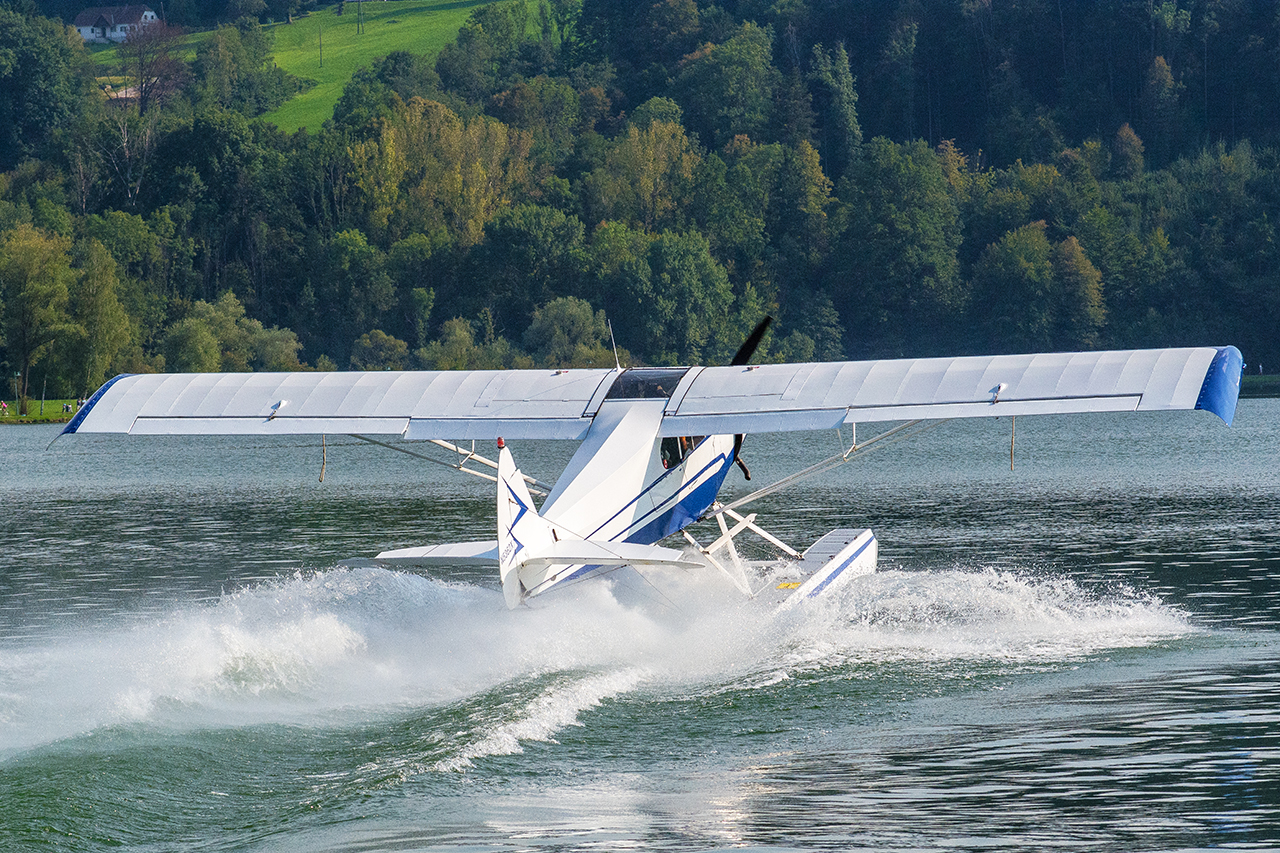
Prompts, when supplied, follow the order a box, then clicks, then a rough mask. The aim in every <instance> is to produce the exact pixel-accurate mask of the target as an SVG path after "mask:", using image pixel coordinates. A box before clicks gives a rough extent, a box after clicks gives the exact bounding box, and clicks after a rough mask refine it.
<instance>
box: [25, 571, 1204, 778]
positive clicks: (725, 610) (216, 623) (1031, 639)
mask: <svg viewBox="0 0 1280 853" xmlns="http://www.w3.org/2000/svg"><path fill="white" fill-rule="evenodd" d="M815 603H816V604H818V606H816V607H803V608H796V609H794V610H791V611H788V612H786V613H784V614H781V615H778V616H775V615H774V614H773V613H772V610H771V608H770V607H767V606H764V605H762V604H760V603H759V602H753V601H748V600H745V599H743V598H741V597H740V596H738V595H737V593H736V592H735V591H734V590H732V589H731V588H729V586H728V584H727V583H726V582H723V581H722V580H721V579H720V578H717V577H715V576H711V575H709V574H708V573H696V574H688V575H682V574H663V575H650V576H648V579H647V580H645V579H642V578H639V577H638V576H636V575H634V574H631V573H622V572H620V573H618V574H617V575H616V576H613V577H612V578H611V581H609V582H599V581H596V582H592V583H584V584H581V585H579V586H576V587H573V588H571V589H569V590H566V591H564V592H563V593H557V594H553V595H549V596H546V597H545V598H541V599H539V600H538V603H537V606H535V607H533V608H528V609H520V610H517V611H514V612H511V611H508V610H507V609H506V607H505V605H504V603H503V598H502V594H501V593H500V592H499V591H498V590H495V589H488V588H483V587H479V586H475V585H471V584H465V583H453V582H448V581H441V580H438V579H433V578H430V577H423V576H419V575H413V574H407V573H401V572H393V571H388V570H385V569H381V568H369V567H360V568H336V569H330V570H326V571H318V572H314V573H307V574H302V573H299V574H297V575H295V576H293V577H290V578H285V579H281V580H278V581H273V582H269V583H264V584H259V585H256V586H253V587H250V588H248V589H245V590H241V591H239V592H236V593H233V594H228V595H224V596H223V597H222V598H221V599H220V600H218V601H217V602H215V603H213V604H211V605H207V606H189V607H179V608H176V609H174V610H173V611H172V612H170V613H168V614H167V615H166V616H164V617H163V618H160V619H158V620H151V621H148V622H146V623H140V622H139V623H127V624H119V625H118V626H116V627H114V628H108V629H106V630H102V629H100V628H96V629H94V630H92V631H88V630H86V631H85V632H83V633H79V634H76V633H73V634H71V635H69V636H65V637H63V638H60V639H57V640H48V639H46V640H42V641H38V642H36V641H33V644H31V645H26V646H19V647H16V648H7V649H0V759H2V758H3V757H4V756H9V755H14V754H17V753H21V752H23V751H26V750H29V749H32V748H38V747H42V746H46V745H49V744H55V743H57V742H60V741H67V740H71V741H72V742H74V741H75V740H76V739H78V738H82V737H84V736H90V737H91V736H92V735H93V734H94V733H99V732H102V731H110V730H114V729H117V728H119V727H124V728H125V729H126V730H137V729H143V730H146V729H151V728H157V729H161V730H164V731H181V730H194V729H206V728H222V727H233V726H250V725H262V724H288V725H302V726H321V727H325V726H347V725H351V726H354V725H364V724H368V723H369V722H371V721H377V720H380V719H397V718H402V717H403V716H404V715H406V714H413V713H416V712H418V711H420V710H421V709H424V708H426V709H445V710H447V709H449V708H451V707H457V708H465V707H474V706H475V705H476V704H477V702H478V703H479V704H480V705H481V706H483V708H484V710H483V712H482V713H473V714H470V715H469V716H467V718H466V719H467V722H466V723H465V724H464V725H463V726H462V728H461V730H459V731H457V732H454V733H452V734H451V735H450V736H449V738H448V740H449V743H448V749H447V750H446V752H445V753H444V754H443V757H441V756H439V755H437V756H436V757H435V758H433V759H432V760H431V761H430V762H428V763H427V764H426V765H425V769H428V770H433V771H456V770H465V769H466V768H468V767H471V766H472V765H473V764H474V762H475V761H477V760H479V759H482V758H484V757H486V756H491V755H505V754H512V753H517V752H520V751H521V750H522V744H523V743H527V742H530V741H551V740H554V738H555V736H556V734H557V732H560V731H562V730H563V729H565V728H566V727H568V726H575V725H580V724H581V718H582V715H583V713H584V712H587V711H589V710H590V709H592V708H595V707H597V706H599V705H601V704H602V703H605V702H608V701H611V700H618V701H622V700H625V699H626V698H627V697H629V696H632V695H635V694H637V693H639V694H641V695H644V696H646V697H648V698H656V699H657V700H658V701H662V700H663V697H671V696H680V697H687V696H689V695H691V694H692V695H705V694H707V693H719V692H723V691H726V690H754V689H759V688H762V687H768V686H770V685H772V684H776V683H778V682H779V681H783V680H786V679H789V678H791V677H793V676H794V675H796V674H799V673H804V672H813V671H815V670H817V671H821V670H832V671H838V670H839V669H840V668H841V667H845V666H848V665H850V664H857V665H863V664H866V663H875V664H882V665H889V666H892V665H894V664H895V662H901V661H927V662H946V661H951V660H964V661H974V660H985V661H992V662H995V663H998V664H1002V665H1003V664H1010V663H1012V664H1028V663H1031V664H1034V663H1036V662H1047V661H1062V660H1064V659H1067V660H1070V659H1079V658H1083V657H1086V656H1088V655H1091V654H1095V653H1097V652H1098V651H1100V650H1105V649H1113V648H1131V647H1141V646H1146V645H1150V644H1151V643H1154V642H1159V641H1161V640H1165V639H1168V638H1170V637H1176V636H1181V635H1185V634H1188V633H1192V632H1194V631H1195V630H1196V629H1195V628H1194V627H1193V626H1192V625H1191V623H1190V622H1189V620H1188V618H1187V616H1186V614H1184V613H1182V612H1180V611H1178V610H1177V609H1175V608H1172V607H1169V606H1168V605H1165V604H1163V603H1161V602H1160V601H1159V600H1157V599H1155V598H1153V597H1150V596H1144V595H1141V594H1139V593H1136V592H1134V591H1131V590H1124V589H1119V590H1112V591H1109V592H1107V593H1106V594H1104V595H1099V594H1093V593H1090V592H1088V591H1086V590H1084V589H1082V588H1081V587H1080V586H1078V585H1077V584H1076V583H1074V582H1073V581H1071V580H1070V579H1064V578H1060V577H1059V578H1054V577H1045V578H1037V577H1033V576H1023V575H1019V574H1016V573H1010V572H1004V571H990V570H988V571H976V572H967V571H930V572H902V571H885V572H880V573H877V574H875V575H871V576H867V577H863V578H858V579H856V580H855V581H854V582H852V583H851V584H850V585H849V587H848V588H847V589H846V590H845V591H843V593H842V594H841V595H840V596H839V597H837V598H834V599H832V600H830V601H819V602H815Z"/></svg>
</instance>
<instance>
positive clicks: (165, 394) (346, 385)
mask: <svg viewBox="0 0 1280 853" xmlns="http://www.w3.org/2000/svg"><path fill="white" fill-rule="evenodd" d="M611 374H616V371H612V370H451V371H417V372H407V371H383V372H366V373H359V372H351V373H173V374H149V375H148V374H142V375H134V376H118V377H116V378H115V379H113V380H111V381H110V382H108V383H107V384H106V385H103V386H102V388H100V389H99V390H98V392H97V393H96V394H94V395H93V398H92V399H91V400H90V401H89V402H88V403H87V404H86V405H85V406H84V407H83V408H82V409H81V410H80V412H79V413H78V414H77V415H76V418H75V419H74V420H72V421H71V423H70V424H68V425H67V429H66V430H65V432H125V433H132V434H134V435H212V434H218V435H286V434H300V433H330V434H335V433H337V434H341V433H361V434H383V435H404V436H405V437H406V438H423V439H427V438H441V437H455V438H496V437H498V436H499V435H503V436H507V437H510V438H581V437H582V436H583V435H584V434H585V433H586V431H587V428H588V427H589V426H590V425H591V418H590V416H588V415H587V414H585V413H586V412H587V410H588V407H589V405H590V404H591V402H592V400H593V398H594V397H595V396H596V392H597V391H600V396H601V397H602V396H603V393H604V392H603V390H602V389H601V386H602V385H607V383H606V381H605V380H606V379H607V378H608V377H609V376H610V375H611ZM596 405H597V406H598V405H599V404H598V402H597V404H596Z"/></svg>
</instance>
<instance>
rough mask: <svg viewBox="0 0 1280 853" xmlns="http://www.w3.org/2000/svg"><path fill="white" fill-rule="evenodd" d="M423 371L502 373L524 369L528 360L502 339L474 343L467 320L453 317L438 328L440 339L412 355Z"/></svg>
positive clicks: (527, 365) (531, 364) (528, 362)
mask: <svg viewBox="0 0 1280 853" xmlns="http://www.w3.org/2000/svg"><path fill="white" fill-rule="evenodd" d="M415 356H416V358H417V360H418V363H419V364H420V365H422V367H423V369H425V370H502V369H505V368H528V367H532V366H533V362H532V360H531V359H530V358H529V357H528V356H527V355H525V354H524V353H522V352H520V351H519V350H518V349H516V348H515V347H513V346H512V345H511V342H510V341H508V340H507V339H506V338H503V337H500V336H494V337H492V338H490V339H488V340H486V341H484V342H483V343H480V344H477V343H476V333H475V328H474V326H473V325H472V324H471V322H470V321H468V320H464V319H463V318H461V317H455V318H453V319H452V320H449V321H447V322H446V323H445V324H444V327H443V328H442V329H441V332H440V337H439V338H438V339H436V340H434V341H432V342H431V343H429V344H427V345H426V346H425V347H423V348H422V349H420V350H418V351H417V353H415Z"/></svg>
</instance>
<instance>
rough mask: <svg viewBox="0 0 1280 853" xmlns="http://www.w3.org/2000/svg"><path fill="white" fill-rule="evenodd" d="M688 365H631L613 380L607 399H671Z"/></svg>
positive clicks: (687, 369)
mask: <svg viewBox="0 0 1280 853" xmlns="http://www.w3.org/2000/svg"><path fill="white" fill-rule="evenodd" d="M688 372H689V368H687V367H631V368H628V369H626V370H624V371H622V375H621V376H619V377H618V378H617V379H615V380H613V385H611V386H610V387H609V392H608V393H607V394H605V395H604V398H605V399H606V400H645V399H670V398H671V395H672V394H674V393H675V391H676V386H677V385H679V384H680V380H681V379H683V378H684V375H685V374H686V373H688Z"/></svg>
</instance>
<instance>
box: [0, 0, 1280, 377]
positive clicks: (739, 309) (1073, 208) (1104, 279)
mask: <svg viewBox="0 0 1280 853" xmlns="http://www.w3.org/2000/svg"><path fill="white" fill-rule="evenodd" d="M11 3H12V0H11ZM1099 7H1105V8H1099ZM255 8H256V7H255ZM1268 8H1269V6H1268V4H1266V3H1262V2H1246V0H1232V2H1226V1H1225V0H1224V2H1198V3H1191V4H1185V3H1184V4H1182V5H1179V4H1178V3H1174V2H1165V3H1154V2H1150V0H1141V2H1120V3H1116V4H1089V3H1083V2H1072V0H1062V2H1056V0H1055V2H1052V3H1050V2H1035V0H1032V2H1029V3H1018V4H1004V3H999V2H990V3H972V2H962V0H929V2H924V0H917V2H899V3H896V4H882V3H849V2H835V0H787V2H777V3H766V2H763V0H741V2H722V3H719V4H712V3H706V2H695V0H661V2H656V3H652V4H650V3H639V4H626V3H616V2H612V0H505V2H497V3H492V4H489V5H485V6H481V7H479V8H477V9H476V10H475V11H474V12H473V13H472V15H471V17H470V19H469V20H468V22H467V24H466V25H465V26H464V27H463V28H462V29H461V31H460V32H459V33H458V37H457V39H456V40H455V41H454V42H453V43H452V44H450V45H448V46H446V47H445V48H444V49H443V50H442V51H441V52H440V53H439V55H438V56H436V57H433V58H432V57H424V56H419V55H415V54H411V53H396V54H392V55H390V56H387V57H385V58H383V59H382V60H380V61H378V62H376V63H375V64H374V65H372V66H371V67H368V68H364V69H361V70H360V71H358V72H357V73H356V74H355V75H354V76H353V78H352V79H351V81H350V82H349V84H348V85H347V87H346V90H345V92H344V94H343V96H342V98H341V100H340V101H339V103H338V105H337V107H336V108H335V110H334V115H333V118H332V120H330V121H327V122H325V124H324V126H323V127H321V128H317V129H311V130H304V131H300V132H298V133H295V134H284V133H282V132H280V131H279V130H278V129H276V128H275V127H274V126H273V125H271V124H269V123H266V122H264V121H262V120H261V119H260V118H256V116H259V115H260V114H261V113H262V112H263V111H265V110H266V109H269V108H270V106H272V105H274V104H276V103H279V102H280V101H281V100H282V99H283V98H285V97H287V96H288V95H289V94H291V93H292V92H293V91H295V90H296V89H297V87H298V86H301V85H304V83H303V82H302V81H297V80H294V79H292V78H290V77H289V76H288V75H285V74H284V73H283V72H281V71H280V70H279V69H278V68H276V67H275V65H274V63H273V62H272V61H271V58H270V36H269V30H265V29H263V28H262V27H261V26H260V25H259V22H258V21H257V20H255V19H253V18H252V17H240V18H239V19H238V20H237V21H236V22H235V23H234V24H224V25H222V26H220V27H219V28H217V29H216V30H215V31H214V33H213V34H212V37H210V38H208V39H207V40H205V41H202V42H201V45H200V47H199V49H198V50H197V52H196V56H195V59H194V61H192V62H187V61H183V60H180V59H177V58H176V57H178V56H179V55H180V54H179V52H178V50H177V49H176V45H177V41H176V39H177V38H178V37H179V34H178V33H176V32H173V31H171V28H163V29H157V30H156V31H155V32H153V33H150V34H149V35H148V36H147V38H139V39H137V40H131V43H129V44H126V46H125V48H124V50H123V53H124V55H125V56H126V57H128V58H129V62H132V63H135V67H137V68H139V69H141V70H139V71H138V72H137V74H136V76H135V82H136V81H137V80H141V81H144V82H145V83H146V88H147V89H148V91H147V92H146V93H145V95H144V93H143V92H142V91H140V90H141V89H142V88H144V87H136V88H137V89H138V90H139V91H136V92H134V93H133V97H131V98H128V99H124V100H122V101H110V100H106V99H104V98H103V97H102V96H101V94H100V93H98V92H97V91H95V89H94V87H93V85H92V81H93V79H94V76H95V74H94V69H93V65H92V62H91V61H90V59H89V57H88V56H87V55H86V54H85V53H84V51H83V48H82V47H81V46H80V45H79V44H78V36H75V35H74V31H72V33H71V35H68V33H67V31H66V30H65V29H63V28H62V26H61V24H60V23H59V22H57V21H55V20H53V19H51V18H48V17H41V16H39V15H36V14H33V13H32V12H31V11H30V10H27V11H25V12H23V11H13V10H6V9H0V136H3V137H4V139H3V146H2V147H0V168H3V169H5V170H6V171H5V172H4V173H3V175H0V312H2V316H3V326H2V327H0V328H2V330H3V331H2V332H0V334H2V335H3V341H2V345H3V347H4V356H3V358H4V359H6V360H7V362H8V365H9V367H8V370H9V375H10V376H13V375H15V374H16V379H17V384H19V385H22V384H25V383H27V382H29V381H30V378H31V376H32V375H35V376H44V377H47V380H48V382H49V386H50V388H57V390H58V393H59V394H68V395H69V394H83V393H87V392H88V391H90V390H92V388H94V387H95V386H96V385H97V384H98V383H99V382H101V381H102V379H103V378H104V377H107V376H110V375H112V374H113V373H115V372H128V371H147V370H161V369H164V370H173V371H185V370H198V371H207V370H284V369H302V368H308V367H309V368H317V369H347V368H358V369H399V368H428V369H434V368H440V369H445V368H463V367H524V366H535V365H539V366H564V365H588V364H594V365H605V364H609V365H611V364H612V363H613V353H612V351H611V349H610V346H609V331H608V325H607V322H608V323H611V324H612V327H613V331H614V333H615V335H616V339H617V342H618V344H619V345H621V346H622V347H623V348H624V349H625V350H626V353H625V355H624V358H626V359H628V360H630V361H631V363H649V364H670V363H718V362H724V361H727V360H728V358H729V357H730V356H731V355H732V353H733V352H734V350H735V349H736V347H737V346H738V344H739V343H740V342H741V340H742V339H743V337H744V336H745V335H746V334H747V332H748V331H749V330H750V329H751V328H752V327H753V326H754V324H755V322H756V321H757V320H758V319H759V318H760V317H761V316H762V315H763V314H765V313H769V314H772V315H774V316H775V317H776V318H777V322H776V324H775V328H774V330H773V331H772V332H771V334H770V336H769V337H768V338H767V339H766V341H765V343H764V345H763V347H762V348H761V350H760V357H761V358H764V359H775V360H781V359H786V360H820V359H837V358H863V357H867V358H870V357H897V356H928V355H943V354H960V353H978V352H985V353H995V352H1015V351H1030V350H1048V349H1076V348H1090V347H1107V346H1116V347H1137V346H1165V345H1190V344H1203V343H1235V344H1237V345H1239V346H1241V347H1242V349H1243V350H1244V351H1245V354H1246V358H1247V359H1248V360H1250V361H1251V362H1254V363H1272V362H1275V361H1276V358H1277V356H1280V353H1277V352H1276V350H1277V342H1276V336H1275V331H1276V328H1277V326H1278V324H1277V319H1278V318H1280V282H1278V280H1277V272H1276V271H1277V269H1278V268H1280V265H1278V264H1277V260H1280V259H1278V258H1277V256H1276V255H1277V246H1276V240H1275V232H1274V229H1275V222H1276V220H1277V213H1278V212H1280V211H1277V205H1278V203H1280V162H1278V159H1280V158H1277V153H1276V152H1277V149H1276V148H1275V147H1274V146H1275V142H1276V136H1277V130H1278V129H1280V128H1278V127H1277V123H1278V122H1280V114H1277V112H1276V111H1275V110H1274V109H1272V107H1271V103H1272V100H1273V98H1274V92H1275V91H1277V87H1276V84H1277V82H1278V81H1276V80H1275V76H1276V73H1277V68H1278V66H1277V65H1276V63H1275V62H1274V57H1275V55H1276V50H1277V49H1280V19H1277V18H1276V17H1275V16H1274V15H1273V14H1271V13H1270V12H1268V11H1267V10H1268ZM228 9H229V11H228V14H241V13H242V12H244V10H243V9H241V8H240V7H238V6H236V7H234V8H232V7H228ZM250 14H251V15H252V14H255V13H254V12H252V11H250ZM257 14H266V12H265V10H263V9H258V11H257ZM606 318H607V322H606ZM33 370H34V371H35V373H34V374H32V371H33Z"/></svg>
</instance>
